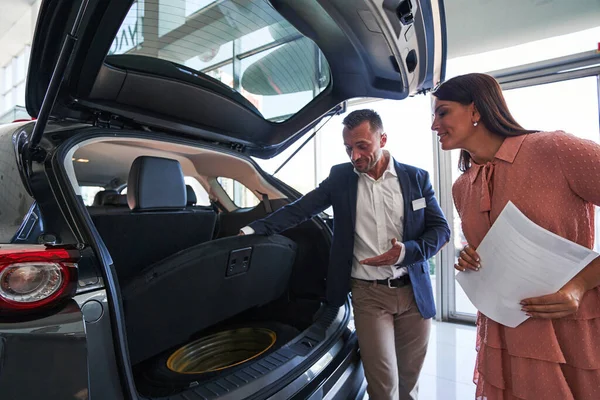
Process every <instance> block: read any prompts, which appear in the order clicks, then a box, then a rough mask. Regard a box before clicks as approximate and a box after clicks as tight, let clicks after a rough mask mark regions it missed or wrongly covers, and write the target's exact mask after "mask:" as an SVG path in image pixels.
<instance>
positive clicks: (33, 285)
mask: <svg viewBox="0 0 600 400" xmlns="http://www.w3.org/2000/svg"><path fill="white" fill-rule="evenodd" d="M78 260H79V256H78V252H76V251H74V250H69V249H64V248H45V247H44V246H20V245H7V246H0V314H7V313H14V312H22V311H32V310H37V309H40V308H43V307H48V306H50V305H52V304H55V303H56V302H58V301H59V300H62V299H64V298H66V297H70V296H72V295H73V294H74V293H75V290H76V289H77V264H76V263H77V261H78Z"/></svg>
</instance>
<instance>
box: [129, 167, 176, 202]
mask: <svg viewBox="0 0 600 400" xmlns="http://www.w3.org/2000/svg"><path fill="white" fill-rule="evenodd" d="M127 203H128V204H129V208H130V209H131V210H137V211H140V210H174V209H176V210H182V209H184V208H185V206H186V193H185V182H184V180H183V172H182V171H181V165H180V164H179V162H178V161H177V160H171V159H168V158H161V157H150V156H141V157H138V158H136V159H135V161H134V162H133V165H132V166H131V170H130V171H129V178H128V183H127Z"/></svg>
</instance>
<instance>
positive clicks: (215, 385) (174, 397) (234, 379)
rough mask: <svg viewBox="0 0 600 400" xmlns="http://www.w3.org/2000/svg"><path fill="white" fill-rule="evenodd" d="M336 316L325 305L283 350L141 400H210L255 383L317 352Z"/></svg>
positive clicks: (335, 313) (336, 309)
mask: <svg viewBox="0 0 600 400" xmlns="http://www.w3.org/2000/svg"><path fill="white" fill-rule="evenodd" d="M339 313H340V310H339V309H338V308H333V307H329V306H324V307H323V309H321V310H319V312H318V318H317V320H316V321H315V322H314V323H313V324H312V325H311V326H309V327H308V328H307V329H306V330H305V331H304V332H302V333H301V334H300V335H298V336H297V337H296V339H293V340H292V341H291V343H287V344H284V345H283V347H281V348H279V349H277V350H275V351H273V352H272V353H270V354H268V355H267V356H265V357H263V358H259V359H258V360H255V361H249V362H248V364H245V365H243V368H241V369H236V370H235V371H231V372H223V373H221V374H219V375H218V376H216V377H214V378H213V379H210V380H208V381H205V382H202V383H197V384H196V383H192V384H191V385H190V386H188V387H187V388H184V389H183V390H181V389H179V390H177V393H175V391H174V390H170V393H166V392H162V393H160V394H158V392H157V391H156V390H154V391H153V392H155V393H156V394H154V395H153V396H152V397H150V396H148V395H146V397H143V398H144V399H148V400H213V399H216V398H218V397H221V396H223V395H226V394H230V393H231V392H233V391H236V390H239V389H241V388H243V387H244V386H246V385H248V384H251V383H253V382H254V381H256V380H258V379H260V378H263V377H265V376H266V375H267V374H269V373H272V372H274V371H275V370H277V369H278V368H280V367H282V366H284V365H285V364H287V363H288V362H290V361H291V360H292V359H293V358H294V357H297V356H303V355H306V354H308V353H310V352H311V351H312V350H315V349H317V348H318V347H319V345H321V344H322V342H323V339H326V338H327V335H326V331H327V330H328V329H329V328H330V327H331V326H332V324H333V322H334V321H335V320H336V318H338V315H339ZM335 336H338V335H335ZM303 338H310V339H311V342H312V341H314V340H315V339H314V338H319V339H320V340H319V339H317V340H318V341H317V345H316V346H314V347H311V348H308V349H307V348H305V346H302V342H303V341H304V339H303ZM333 338H334V337H331V338H330V339H333ZM298 346H300V347H298ZM303 353H304V354H303ZM297 367H298V366H293V367H292V371H293V369H295V368H297ZM290 372H291V371H287V372H286V373H285V374H283V375H287V374H289V373H290ZM266 383H267V384H268V385H270V384H272V383H274V382H273V381H271V380H269V381H267V382H266ZM268 385H267V386H268ZM140 389H141V388H140ZM144 392H145V393H151V392H150V391H147V390H144ZM140 394H141V393H140ZM247 395H254V393H247ZM240 398H241V397H240Z"/></svg>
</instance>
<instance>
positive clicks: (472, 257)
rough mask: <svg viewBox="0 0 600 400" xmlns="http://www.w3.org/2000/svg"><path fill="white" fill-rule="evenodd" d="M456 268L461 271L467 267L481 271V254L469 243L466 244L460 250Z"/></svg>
mask: <svg viewBox="0 0 600 400" xmlns="http://www.w3.org/2000/svg"><path fill="white" fill-rule="evenodd" d="M454 268H455V269H457V270H459V271H465V270H467V269H469V270H472V271H479V268H481V264H480V263H479V254H477V252H476V251H475V250H474V249H473V248H472V247H471V246H469V245H466V246H465V247H464V248H463V249H462V250H461V252H460V254H459V257H458V262H457V263H456V264H454Z"/></svg>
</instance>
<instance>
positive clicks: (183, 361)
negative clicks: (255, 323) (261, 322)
mask: <svg viewBox="0 0 600 400" xmlns="http://www.w3.org/2000/svg"><path fill="white" fill-rule="evenodd" d="M276 339H277V335H276V334H275V332H273V331H272V330H269V329H265V328H240V329H231V330H228V331H224V332H219V333H215V334H213V335H210V336H206V337H203V338H201V339H198V340H195V341H193V342H191V343H188V344H186V345H185V346H183V347H180V348H179V349H178V350H176V351H175V352H174V353H173V354H171V356H170V357H169V358H168V360H167V368H169V369H170V370H171V371H173V372H176V373H178V374H203V373H207V372H213V371H221V370H224V369H227V368H231V367H234V366H236V365H240V364H243V363H245V362H248V361H250V360H252V359H254V358H256V357H258V356H260V355H261V354H263V353H264V352H266V351H267V350H269V349H270V348H271V347H273V345H274V344H275V340H276Z"/></svg>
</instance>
